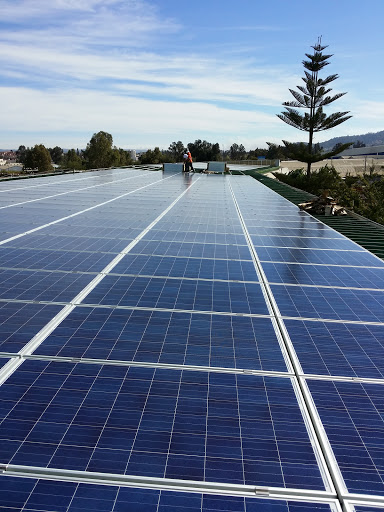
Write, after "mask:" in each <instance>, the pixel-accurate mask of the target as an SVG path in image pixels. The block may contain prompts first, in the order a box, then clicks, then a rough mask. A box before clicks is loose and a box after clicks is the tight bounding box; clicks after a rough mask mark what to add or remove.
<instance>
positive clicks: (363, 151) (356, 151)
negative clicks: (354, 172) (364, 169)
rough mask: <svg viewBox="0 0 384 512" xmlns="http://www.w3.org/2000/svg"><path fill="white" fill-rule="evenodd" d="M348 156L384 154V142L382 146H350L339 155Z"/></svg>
mask: <svg viewBox="0 0 384 512" xmlns="http://www.w3.org/2000/svg"><path fill="white" fill-rule="evenodd" d="M348 156H354V157H362V156H384V144H382V145H380V146H367V147H365V148H349V149H346V150H345V151H343V152H342V153H340V154H339V155H338V157H348Z"/></svg>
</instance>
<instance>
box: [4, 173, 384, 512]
mask: <svg viewBox="0 0 384 512" xmlns="http://www.w3.org/2000/svg"><path fill="white" fill-rule="evenodd" d="M132 173H136V174H137V176H138V177H136V178H134V179H132V180H124V178H126V177H132V176H133V174H132ZM170 176H171V175H170V174H167V175H164V176H163V175H162V174H161V173H142V172H141V171H131V170H127V171H123V170H120V171H105V172H104V173H93V174H92V173H91V174H89V175H86V176H85V178H84V177H83V175H82V176H81V177H79V176H77V175H76V176H75V175H74V176H71V177H68V176H65V177H62V178H57V177H55V178H52V179H51V178H46V180H47V181H44V183H45V185H44V187H42V188H40V187H39V186H38V180H33V181H31V183H32V184H33V187H32V188H31V189H28V187H27V185H26V182H23V183H22V190H14V191H10V192H7V193H6V194H4V195H3V200H4V201H5V202H8V203H9V202H10V201H11V202H25V201H28V200H32V201H34V202H29V203H24V204H23V205H20V206H15V207H12V208H10V209H9V212H12V216H11V222H10V221H9V219H8V218H7V222H3V223H1V224H0V231H2V234H3V237H4V238H5V239H6V238H7V237H9V236H12V235H14V234H16V235H17V234H19V233H23V232H24V231H27V230H29V229H34V228H36V227H40V226H42V224H45V223H47V222H52V221H56V220H58V219H62V220H61V221H60V222H58V223H56V224H54V225H50V226H46V227H45V228H44V229H42V230H39V231H38V232H36V233H32V234H30V235H26V236H21V237H20V238H18V239H15V240H12V241H10V242H8V243H6V244H5V245H2V246H1V247H0V267H3V268H2V270H1V269H0V279H1V283H2V284H1V285H0V292H1V296H0V297H2V298H3V300H4V303H3V304H1V303H0V332H1V334H0V351H3V355H4V356H5V355H6V354H16V353H17V352H18V351H19V350H20V349H21V348H23V347H24V346H25V345H26V343H28V341H29V340H30V339H31V338H33V337H34V336H35V334H36V333H37V332H39V331H40V330H41V329H42V328H43V327H44V326H45V325H46V324H47V323H48V322H49V321H50V320H51V319H52V318H53V317H54V316H55V315H56V313H57V312H59V311H60V310H61V308H62V306H54V305H52V304H51V305H42V304H32V303H25V301H47V302H49V301H60V302H63V303H65V302H69V301H72V300H73V298H74V297H75V296H76V295H77V294H78V293H79V292H80V291H81V290H83V289H84V287H85V286H86V285H87V284H88V283H89V282H90V281H91V279H92V278H93V277H94V276H92V275H91V274H88V275H86V274H82V273H81V272H93V273H94V272H100V270H102V269H103V268H104V267H105V265H106V264H107V263H109V262H110V261H111V260H112V259H113V258H114V257H115V255H116V254H117V253H118V252H119V251H121V250H122V249H124V248H125V247H127V245H128V244H129V243H130V242H131V241H132V240H133V239H135V238H136V237H139V236H141V233H142V231H143V230H144V229H146V228H147V227H148V225H150V224H151V223H152V222H153V221H154V220H155V219H156V218H157V217H158V216H159V215H160V214H162V213H163V212H164V211H165V209H166V208H168V206H170V204H171V203H172V201H174V200H175V199H176V198H177V197H179V196H180V194H181V192H184V191H186V190H187V187H189V186H190V185H193V186H192V187H191V188H189V189H188V193H187V194H185V195H184V196H183V197H181V198H180V200H178V201H177V202H176V203H175V204H174V205H173V207H172V208H171V209H170V210H169V211H168V213H166V214H165V215H164V216H163V217H162V218H160V219H159V220H158V222H157V223H156V224H155V226H154V227H153V228H152V229H150V230H149V231H146V232H145V236H144V238H143V239H141V240H140V241H139V242H138V243H137V244H136V245H135V246H134V247H133V249H132V250H131V252H130V253H129V254H127V255H126V256H125V257H124V258H123V259H122V260H121V261H120V262H119V264H118V265H116V267H114V268H113V270H112V272H111V273H110V274H109V275H107V276H106V277H104V278H103V279H102V280H101V282H100V283H99V284H98V285H97V286H96V287H95V289H94V290H93V291H92V292H91V293H90V294H89V296H88V297H87V298H86V299H85V301H84V302H85V303H83V304H82V305H81V306H77V307H75V309H74V310H73V311H72V312H71V313H70V314H69V316H68V317H66V318H65V319H63V320H62V322H61V323H60V322H59V323H58V326H57V327H56V329H55V330H53V332H50V333H49V334H47V338H45V339H44V341H42V343H41V344H40V345H39V346H38V347H37V348H36V349H35V351H34V353H33V357H34V358H35V359H31V358H30V359H27V360H24V362H23V363H22V364H21V365H20V366H19V367H18V368H17V370H16V371H14V373H13V374H12V375H11V376H10V377H9V378H8V379H7V380H6V381H5V382H4V384H3V385H2V386H1V401H0V406H1V408H0V410H1V414H2V416H1V418H2V419H1V425H0V439H1V441H0V450H1V454H0V463H2V464H6V463H8V462H10V463H11V464H21V465H31V466H34V465H38V466H39V465H40V466H44V467H47V468H58V469H68V470H71V469H77V470H82V471H100V472H105V473H106V475H107V476H108V474H111V473H119V474H123V473H125V474H127V475H137V476H140V477H144V478H146V477H152V476H155V477H165V478H172V479H173V478H177V479H192V480H196V481H197V482H199V481H206V482H218V483H224V484H240V485H242V484H244V483H245V484H250V485H261V486H271V487H289V488H295V489H299V490H300V489H301V490H302V489H307V490H309V492H310V493H311V492H312V495H315V492H316V491H317V490H324V488H325V487H324V482H323V480H322V478H321V471H320V466H319V464H321V462H320V459H316V457H315V455H314V452H313V448H312V444H311V441H310V437H309V436H308V433H307V429H306V426H305V422H304V421H303V418H302V415H301V408H303V409H302V410H304V408H305V404H304V402H303V401H301V400H300V401H299V402H297V398H296V395H295V393H294V388H293V387H292V383H294V382H295V379H294V378H293V377H292V382H291V378H289V377H288V375H287V374H286V372H287V367H286V363H285V361H284V357H283V352H282V349H281V346H280V344H279V340H280V334H276V332H278V330H277V331H276V332H275V330H274V328H273V325H274V324H273V323H272V319H271V318H270V315H272V314H273V310H272V309H269V308H268V307H267V305H266V302H265V296H264V295H263V293H262V290H261V286H260V284H259V283H258V276H257V273H256V270H255V267H254V262H253V260H252V253H251V251H250V250H249V248H248V246H247V242H246V240H247V239H246V237H245V235H244V232H243V226H242V221H244V223H245V225H246V227H247V230H248V232H249V233H250V235H251V238H252V241H253V244H254V246H255V251H256V253H257V255H258V257H259V259H260V260H261V265H262V267H263V269H264V271H265V273H266V275H267V279H268V281H269V283H271V290H272V293H273V295H274V297H275V299H276V301H277V304H278V306H279V309H280V312H281V314H282V315H284V317H287V316H293V317H295V318H296V320H286V319H285V320H284V322H285V327H286V328H287V331H288V333H289V335H290V338H291V340H292V343H293V346H294V349H295V352H296V354H297V357H298V359H299V361H300V363H301V365H302V367H303V370H304V372H305V373H311V374H315V375H322V376H327V377H328V378H329V379H330V380H329V381H321V380H319V379H317V380H315V379H314V378H311V379H310V380H308V382H309V386H310V388H311V391H312V392H313V394H314V401H315V404H316V406H317V407H318V410H319V413H320V416H321V418H322V419H323V422H324V424H325V429H326V432H327V434H328V435H329V439H330V442H331V445H332V447H333V449H334V451H335V454H336V458H337V461H338V463H339V465H340V467H341V471H342V473H343V476H344V478H345V481H346V482H347V486H348V489H349V490H351V492H352V491H353V492H362V493H366V494H369V495H370V496H373V494H376V495H377V494H380V495H382V491H383V489H384V488H383V487H382V485H383V481H384V480H383V481H382V471H383V468H382V467H381V466H382V461H381V450H382V446H381V438H382V437H383V436H382V432H381V430H382V429H383V427H382V423H381V422H382V420H381V418H382V416H383V411H382V410H381V409H382V403H383V400H382V398H383V397H382V386H379V385H373V384H357V383H356V382H355V383H351V384H352V387H348V386H350V385H351V384H350V383H348V382H340V381H339V380H338V381H334V382H332V377H334V376H338V377H340V376H344V377H359V378H375V379H382V375H383V364H382V361H384V359H383V354H382V351H383V336H382V329H383V325H368V324H366V323H365V324H364V322H369V321H374V322H383V323H384V321H383V305H384V303H383V297H384V295H383V292H382V291H380V290H383V289H384V280H383V277H382V275H381V274H382V273H383V268H384V263H383V262H382V261H381V260H379V259H378V258H377V257H375V256H373V255H371V254H369V253H368V252H367V251H365V250H363V249H362V248H360V247H359V246H358V245H356V244H354V243H353V242H351V241H350V240H348V239H347V238H345V237H344V236H342V235H340V234H339V233H337V232H335V231H334V230H332V229H331V228H329V227H327V226H325V225H324V224H322V223H321V222H319V221H318V220H317V219H314V218H313V217H311V216H309V215H308V214H306V213H304V212H301V211H299V210H298V208H297V207H296V206H295V205H293V204H291V203H289V202H288V201H286V200H285V199H283V198H281V197H280V196H278V195H277V194H275V193H274V192H272V191H270V190H268V189H266V188H265V187H264V186H263V185H261V184H260V183H258V182H256V181H255V180H253V179H251V178H248V177H244V176H242V177H232V176H228V177H226V176H209V175H206V176H190V175H183V176H182V175H180V176H179V177H170ZM162 177H163V178H167V179H164V180H162V179H161V178H162ZM70 178H71V179H70ZM61 179H63V180H66V181H65V182H64V181H61ZM81 179H84V180H85V181H84V185H86V184H87V183H89V184H102V186H101V187H96V188H89V189H87V190H84V191H76V192H74V189H76V188H80V187H81V186H83V184H82V182H80V181H78V185H76V180H81ZM73 180H75V181H73ZM87 180H89V181H87ZM113 180H115V181H114V183H110V182H111V181H113ZM155 182H156V185H154V186H150V187H147V188H142V189H141V190H137V191H136V192H134V191H135V189H137V188H138V187H143V186H145V185H148V184H152V183H155ZM16 185H17V184H16ZM14 186H15V184H14V183H11V184H9V183H7V184H2V183H0V195H1V190H2V188H4V187H8V188H12V187H14ZM18 187H20V183H19V184H18ZM16 188H17V187H16ZM64 191H65V192H68V193H66V194H65V195H61V196H57V195H56V194H57V193H60V192H64ZM127 192H133V193H130V194H129V195H126V196H124V197H122V198H119V199H116V198H117V197H118V196H121V194H124V193H127ZM50 194H52V195H55V197H52V198H46V199H41V198H42V197H43V196H44V195H50ZM233 194H234V196H233ZM233 197H235V198H236V202H237V204H235V202H234V200H233ZM35 199H39V200H38V201H35ZM0 200H1V198H0ZM109 200H113V201H112V202H109V203H108V204H104V205H101V204H102V203H105V201H109ZM94 206H97V207H96V208H94ZM237 207H239V208H240V211H241V215H242V218H240V217H239V215H238V211H237ZM7 211H8V210H7ZM79 212H82V213H81V215H75V216H71V217H68V216H69V215H72V214H77V213H79ZM266 212H268V215H266ZM4 238H3V239H4ZM366 267H371V268H366ZM12 268H13V270H11V269H12ZM15 268H18V269H19V271H16V270H15ZM27 269H28V270H27ZM32 269H34V270H32ZM37 269H39V270H37ZM290 285H295V286H290ZM298 285H311V286H298ZM334 287H339V289H337V288H334ZM350 288H356V289H350ZM362 288H366V290H364V289H362ZM370 288H371V289H372V290H369V289H370ZM7 299H8V300H9V301H10V302H9V303H8V304H7V303H6V301H7ZM23 301H24V302H23ZM93 304H97V305H98V306H97V307H94V306H93ZM124 306H125V307H124ZM135 308H136V309H135ZM137 308H144V309H143V310H140V309H137ZM146 308H147V310H146ZM157 309H160V311H159V310H157ZM173 309H176V310H185V312H180V311H172V310H173ZM167 310H169V311H167ZM199 311H201V312H204V314H202V313H199ZM213 312H217V313H222V314H215V313H213ZM249 314H255V315H259V314H262V315H265V318H260V317H257V316H256V317H249V316H246V315H249ZM303 317H309V318H314V319H315V320H313V321H306V320H304V319H303ZM324 319H334V320H337V322H328V321H325V320H324ZM351 320H353V321H356V320H358V321H359V322H360V324H353V323H348V322H350V321H351ZM276 325H277V324H276ZM282 332H283V333H284V330H282ZM43 333H44V331H43ZM44 336H45V334H44ZM0 353H1V352H0ZM43 356H44V357H45V358H54V357H56V356H58V357H68V358H89V359H99V360H103V359H105V360H108V361H109V363H110V364H105V365H104V366H103V365H102V364H101V363H102V361H99V362H97V361H93V364H90V363H89V362H88V363H85V362H82V363H78V364H73V363H74V362H73V363H59V362H57V361H56V362H49V361H47V360H45V361H38V360H37V358H38V357H43ZM9 360H10V359H9V358H7V357H3V358H1V363H2V364H5V363H6V362H7V361H9ZM21 361H22V360H20V362H21ZM129 361H134V362H135V364H139V366H138V367H134V366H131V367H129V366H127V364H123V363H126V362H129ZM1 363H0V364H1ZM99 363H100V364H99ZM149 363H151V364H158V363H159V364H165V365H180V366H181V367H182V366H183V365H190V366H194V367H195V368H193V371H192V369H191V368H190V369H189V370H187V369H184V370H183V371H181V369H177V370H176V369H173V370H170V369H169V370H166V369H164V368H157V369H154V368H150V367H148V364H149ZM199 366H200V367H208V366H210V367H211V368H212V369H215V370H216V371H206V368H200V369H198V367H199ZM219 368H220V370H219ZM222 368H224V369H225V371H223V370H222ZM235 369H236V372H237V375H236V374H235V373H234V370H235ZM241 369H244V373H241V374H240V372H239V370H241ZM218 370H219V371H218ZM248 370H257V371H275V372H281V374H280V375H279V377H277V376H275V377H261V376H255V375H249V371H248ZM247 371H248V375H247ZM382 382H384V380H383V381H382ZM332 386H333V387H332ZM359 386H360V387H359ZM325 388H326V389H325ZM295 389H296V388H295ZM350 390H353V391H352V392H351V391H350ZM298 396H299V395H298ZM308 419H309V415H308ZM313 432H314V431H313ZM325 473H326V470H324V475H325ZM12 481H13V478H4V477H2V476H1V475H0V503H1V505H0V508H1V506H3V501H2V499H1V498H2V497H6V498H7V499H10V500H12V499H13V498H14V497H15V499H16V501H17V500H19V501H18V502H17V503H16V501H15V502H14V503H12V502H11V501H4V503H6V505H7V506H9V507H13V510H14V511H15V510H17V507H18V506H19V507H21V508H20V511H21V510H22V511H23V512H26V511H27V512H28V511H31V512H32V510H33V511H34V512H38V511H39V510H40V509H41V510H42V511H43V510H44V512H48V511H49V512H50V511H51V509H52V506H54V507H56V508H54V510H55V512H61V511H62V512H79V511H80V510H82V509H85V510H91V509H92V511H93V510H95V509H97V510H100V511H101V510H105V511H106V512H107V511H109V510H110V511H111V512H120V511H121V512H122V511H124V512H125V510H127V509H129V510H130V512H131V511H133V512H136V509H137V512H139V511H140V512H143V510H145V512H151V511H153V512H155V511H156V512H159V511H160V512H165V511H167V512H170V511H171V510H186V511H187V510H190V511H191V512H192V511H194V510H196V511H200V512H208V511H214V510H217V511H219V510H221V511H222V510H227V511H229V512H230V511H232V510H233V511H237V510H238V511H242V512H254V511H256V510H257V512H259V511H264V510H266V511H269V512H270V511H273V512H283V511H284V512H285V511H286V512H293V511H294V512H296V511H297V512H307V511H308V512H309V511H310V510H311V511H312V510H330V509H332V510H333V511H334V510H336V509H335V507H330V505H329V504H325V503H324V504H323V505H319V504H316V503H309V501H310V499H309V498H308V500H309V501H308V503H300V502H292V501H291V502H287V501H280V500H270V499H259V498H255V499H248V498H247V499H245V498H242V497H236V498H231V497H221V496H219V495H211V496H208V495H206V496H205V495H201V494H193V493H189V494H184V493H175V492H173V493H171V492H169V491H160V490H151V491H150V490H140V489H128V488H126V489H118V488H116V487H113V486H112V487H99V486H93V485H89V484H88V485H85V484H82V485H77V484H69V483H68V482H67V483H65V482H60V483H55V482H43V481H39V482H37V481H36V480H28V482H33V487H32V488H29V491H28V492H27V488H28V485H27V483H26V481H25V480H21V479H18V482H19V483H20V482H22V489H20V488H18V489H16V487H15V491H12V490H11V489H6V490H5V487H2V482H7V483H10V482H12ZM111 483H112V482H111ZM10 485H11V484H10ZM12 485H13V484H12ZM56 485H58V486H61V487H60V489H59V490H58V488H57V487H56V488H55V486H56ZM64 488H66V490H64ZM24 489H25V491H26V492H25V493H24V492H23V490H24ZM95 489H97V491H95ZM331 492H333V491H332V489H331ZM310 495H311V494H309V495H308V496H310ZM16 497H17V498H16ZM53 498H55V500H56V501H55V502H54V504H53V503H52V502H53ZM372 499H374V496H373V498H372ZM314 501H316V500H314ZM60 507H62V508H60ZM90 507H91V509H90ZM3 508H4V506H3ZM52 512H53V511H52Z"/></svg>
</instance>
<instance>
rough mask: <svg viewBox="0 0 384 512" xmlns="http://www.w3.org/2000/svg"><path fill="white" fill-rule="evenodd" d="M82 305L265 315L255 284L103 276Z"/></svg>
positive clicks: (260, 296)
mask: <svg viewBox="0 0 384 512" xmlns="http://www.w3.org/2000/svg"><path fill="white" fill-rule="evenodd" d="M84 303H86V304H103V305H115V306H131V307H151V308H153V307H156V308H167V309H182V310H197V311H219V312H234V313H256V314H264V315H267V314H268V308H267V306H266V304H265V300H264V296H263V293H262V291H261V287H260V285H259V284H258V283H246V282H245V283H240V282H239V283H236V282H231V281H228V282H222V281H197V280H196V281H193V280H187V279H162V278H144V277H137V278H134V277H128V276H121V277H118V276H106V277H105V278H104V279H103V280H102V281H101V283H100V284H99V285H98V286H97V287H96V288H95V289H94V290H93V291H92V292H91V293H90V294H89V295H88V296H87V297H86V299H85V300H84Z"/></svg>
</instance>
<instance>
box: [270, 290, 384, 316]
mask: <svg viewBox="0 0 384 512" xmlns="http://www.w3.org/2000/svg"><path fill="white" fill-rule="evenodd" d="M271 288H272V290H273V294H274V297H275V299H276V302H277V305H278V306H279V309H280V312H281V314H282V315H284V316H291V317H303V318H325V319H327V318H329V319H336V320H344V321H348V320H352V321H362V322H384V293H383V292H382V291H376V290H354V289H348V288H345V289H344V288H320V287H309V286H307V287H304V286H284V285H272V286H271Z"/></svg>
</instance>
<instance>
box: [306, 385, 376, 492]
mask: <svg viewBox="0 0 384 512" xmlns="http://www.w3.org/2000/svg"><path fill="white" fill-rule="evenodd" d="M308 386H309V389H310V391H311V393H312V396H313V397H314V401H315V405H316V407H317V410H318V412H319V414H320V418H321V420H322V422H323V425H324V428H325V431H326V433H327V436H328V439H329V441H330V443H331V446H332V449H333V452H334V454H335V456H336V459H337V462H338V464H339V467H340V469H341V472H342V475H343V478H344V481H345V483H346V485H347V488H348V490H349V492H355V493H364V494H376V495H380V496H383V495H384V437H383V433H384V419H383V418H384V386H383V385H379V384H377V385H375V384H358V383H350V382H325V381H312V380H311V381H308Z"/></svg>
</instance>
